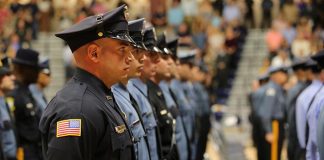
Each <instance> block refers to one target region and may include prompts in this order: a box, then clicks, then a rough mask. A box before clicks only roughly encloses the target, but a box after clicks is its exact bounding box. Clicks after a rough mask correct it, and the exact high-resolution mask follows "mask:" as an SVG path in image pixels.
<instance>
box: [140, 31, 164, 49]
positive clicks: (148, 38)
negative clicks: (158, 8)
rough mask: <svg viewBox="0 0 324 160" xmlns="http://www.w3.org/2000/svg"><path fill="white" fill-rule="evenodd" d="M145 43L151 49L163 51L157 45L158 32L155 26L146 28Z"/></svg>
mask: <svg viewBox="0 0 324 160" xmlns="http://www.w3.org/2000/svg"><path fill="white" fill-rule="evenodd" d="M144 44H145V47H146V48H147V49H149V50H150V51H152V52H156V53H162V51H161V50H160V49H159V48H158V47H157V46H156V32H155V29H154V27H149V28H146V29H145V30H144Z"/></svg>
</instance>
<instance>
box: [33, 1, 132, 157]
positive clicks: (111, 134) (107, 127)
mask: <svg viewBox="0 0 324 160" xmlns="http://www.w3.org/2000/svg"><path fill="white" fill-rule="evenodd" d="M124 11H125V5H122V6H120V7H118V8H116V9H114V10H112V11H110V12H106V13H103V14H99V15H95V16H90V17H88V18H86V19H84V20H83V21H81V22H79V23H77V24H75V25H73V26H71V27H70V28H68V29H66V30H64V31H62V32H60V33H57V34H56V36H57V37H60V38H62V39H63V40H65V41H66V42H67V43H68V45H69V47H70V48H71V51H72V52H73V56H74V58H75V60H76V64H77V67H78V68H77V70H76V73H75V75H74V76H73V78H72V79H71V80H70V81H69V82H68V83H67V84H66V85H65V86H64V87H63V89H61V90H60V91H59V92H58V93H57V94H56V96H55V97H54V98H53V99H52V100H51V101H50V103H49V104H48V106H47V107H46V109H45V111H44V114H43V116H42V119H41V122H40V126H39V128H40V131H41V133H42V144H43V154H44V156H45V158H46V159H48V160H63V159H64V160H81V159H87V160H107V159H108V160H109V159H124V160H128V159H135V157H134V150H133V143H132V139H133V138H132V136H131V133H130V130H129V128H128V127H127V123H126V120H125V117H124V115H123V113H122V111H121V110H119V108H118V107H117V105H116V104H115V102H114V98H113V95H112V93H111V90H110V87H111V86H112V85H113V84H115V83H117V82H118V81H120V80H121V79H122V78H125V77H126V76H127V72H128V70H129V67H130V65H129V62H130V52H129V49H130V44H131V43H130V42H132V40H131V38H130V37H129V35H128V24H127V21H126V19H125V15H124Z"/></svg>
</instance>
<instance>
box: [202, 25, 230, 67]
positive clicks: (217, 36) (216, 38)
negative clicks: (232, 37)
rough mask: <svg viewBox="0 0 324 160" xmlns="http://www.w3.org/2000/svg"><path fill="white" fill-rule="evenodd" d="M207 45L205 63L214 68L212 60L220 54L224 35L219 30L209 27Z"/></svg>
mask: <svg viewBox="0 0 324 160" xmlns="http://www.w3.org/2000/svg"><path fill="white" fill-rule="evenodd" d="M207 35H208V38H207V42H208V43H207V44H208V51H207V55H206V57H205V61H206V62H207V64H209V65H210V66H214V60H215V59H216V56H217V55H218V53H220V52H222V50H223V45H224V43H225V37H224V34H223V33H222V32H221V31H220V29H219V28H217V27H214V26H213V25H210V26H209V27H208V31H207Z"/></svg>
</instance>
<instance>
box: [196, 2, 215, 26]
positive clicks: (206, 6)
mask: <svg viewBox="0 0 324 160" xmlns="http://www.w3.org/2000/svg"><path fill="white" fill-rule="evenodd" d="M198 16H199V18H202V19H204V20H206V21H208V20H210V19H211V18H212V16H213V6H212V5H211V2H210V1H209V0H203V1H202V2H201V3H200V5H199V15H198Z"/></svg>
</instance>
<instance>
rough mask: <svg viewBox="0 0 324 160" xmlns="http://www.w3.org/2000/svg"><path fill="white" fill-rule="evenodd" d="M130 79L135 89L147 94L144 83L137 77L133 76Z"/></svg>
mask: <svg viewBox="0 0 324 160" xmlns="http://www.w3.org/2000/svg"><path fill="white" fill-rule="evenodd" d="M131 81H132V82H133V85H134V86H135V87H136V88H137V89H139V90H141V91H142V92H143V93H144V94H145V96H147V85H146V84H145V83H143V82H142V81H141V80H140V79H139V78H134V79H132V80H131Z"/></svg>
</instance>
